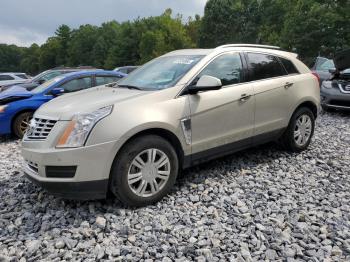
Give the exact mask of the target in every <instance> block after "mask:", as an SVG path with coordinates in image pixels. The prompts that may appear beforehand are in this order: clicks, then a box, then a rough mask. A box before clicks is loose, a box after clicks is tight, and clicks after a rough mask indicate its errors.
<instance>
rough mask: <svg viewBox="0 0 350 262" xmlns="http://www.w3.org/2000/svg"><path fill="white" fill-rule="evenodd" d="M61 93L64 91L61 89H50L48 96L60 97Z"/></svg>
mask: <svg viewBox="0 0 350 262" xmlns="http://www.w3.org/2000/svg"><path fill="white" fill-rule="evenodd" d="M63 93H64V89H63V88H61V87H56V88H54V89H52V90H51V92H50V94H51V95H53V96H59V95H62V94H63Z"/></svg>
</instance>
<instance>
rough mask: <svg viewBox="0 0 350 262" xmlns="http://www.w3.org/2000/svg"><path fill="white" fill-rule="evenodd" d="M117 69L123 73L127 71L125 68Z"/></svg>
mask: <svg viewBox="0 0 350 262" xmlns="http://www.w3.org/2000/svg"><path fill="white" fill-rule="evenodd" d="M118 71H119V72H121V73H124V74H127V73H128V69H126V68H121V69H119V70H118Z"/></svg>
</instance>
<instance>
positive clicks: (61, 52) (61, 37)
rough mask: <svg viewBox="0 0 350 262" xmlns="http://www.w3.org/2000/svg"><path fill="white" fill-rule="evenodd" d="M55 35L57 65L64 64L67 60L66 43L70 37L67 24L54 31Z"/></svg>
mask: <svg viewBox="0 0 350 262" xmlns="http://www.w3.org/2000/svg"><path fill="white" fill-rule="evenodd" d="M55 37H56V40H57V42H58V45H59V47H58V50H57V56H56V64H57V65H65V64H67V62H68V53H67V49H68V44H69V42H70V37H71V29H70V28H69V26H67V25H61V26H59V27H58V29H57V30H56V32H55Z"/></svg>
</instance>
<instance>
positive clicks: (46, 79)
mask: <svg viewBox="0 0 350 262" xmlns="http://www.w3.org/2000/svg"><path fill="white" fill-rule="evenodd" d="M61 74H62V73H61V72H59V71H54V72H50V73H47V74H46V75H44V76H42V78H41V79H40V80H45V81H48V80H51V79H52V78H54V77H56V76H59V75H61Z"/></svg>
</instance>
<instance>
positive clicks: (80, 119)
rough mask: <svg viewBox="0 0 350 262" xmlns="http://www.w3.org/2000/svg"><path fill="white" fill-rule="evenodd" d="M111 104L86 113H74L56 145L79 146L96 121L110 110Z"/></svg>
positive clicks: (65, 146) (83, 142)
mask: <svg viewBox="0 0 350 262" xmlns="http://www.w3.org/2000/svg"><path fill="white" fill-rule="evenodd" d="M112 109H113V106H106V107H103V108H100V109H97V110H96V111H94V112H91V113H87V114H76V115H74V116H73V119H72V120H71V121H70V123H69V124H68V126H67V128H66V129H65V131H64V132H63V134H62V136H61V137H60V139H59V141H58V143H57V145H56V147H61V148H62V147H63V148H67V147H81V146H83V145H84V144H85V142H86V139H87V138H88V136H89V134H90V131H91V130H92V128H93V127H94V126H95V125H96V123H97V122H98V121H100V120H101V119H103V118H105V117H106V116H108V115H109V114H110V113H111V112H112Z"/></svg>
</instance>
